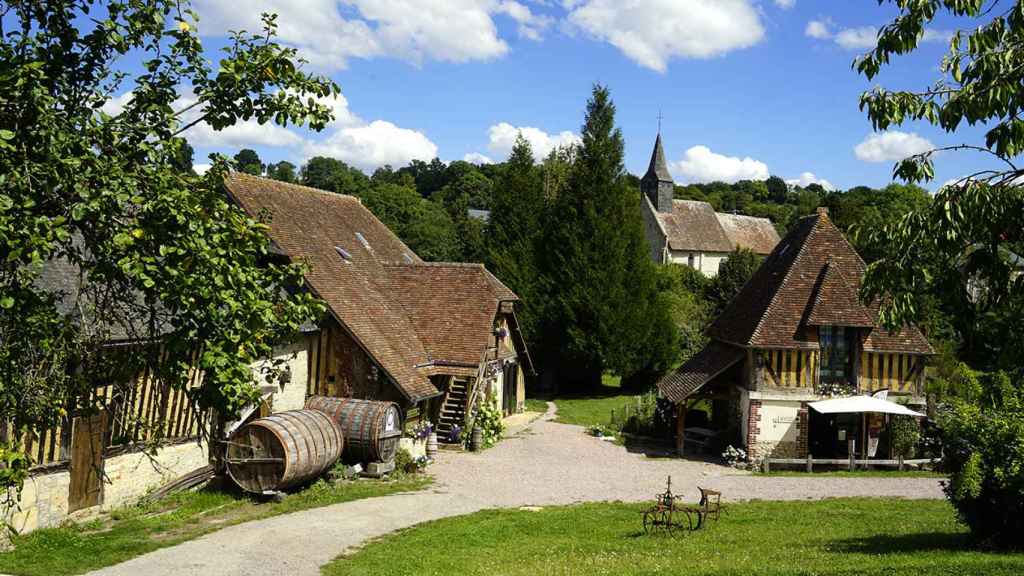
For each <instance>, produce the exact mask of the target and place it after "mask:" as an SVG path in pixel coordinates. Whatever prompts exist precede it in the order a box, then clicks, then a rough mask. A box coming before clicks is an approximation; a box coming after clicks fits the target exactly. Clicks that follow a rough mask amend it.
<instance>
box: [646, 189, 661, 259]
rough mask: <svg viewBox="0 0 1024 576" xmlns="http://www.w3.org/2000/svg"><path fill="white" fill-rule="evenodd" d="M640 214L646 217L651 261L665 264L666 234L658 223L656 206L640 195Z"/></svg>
mask: <svg viewBox="0 0 1024 576" xmlns="http://www.w3.org/2000/svg"><path fill="white" fill-rule="evenodd" d="M640 213H641V214H643V217H644V237H645V238H646V239H647V246H648V248H650V251H651V260H653V261H654V262H655V263H656V264H664V263H665V232H664V231H663V230H662V229H661V225H660V224H659V223H658V217H657V216H656V215H655V211H654V206H653V205H652V204H651V201H650V200H649V199H648V198H647V196H645V195H643V194H641V195H640Z"/></svg>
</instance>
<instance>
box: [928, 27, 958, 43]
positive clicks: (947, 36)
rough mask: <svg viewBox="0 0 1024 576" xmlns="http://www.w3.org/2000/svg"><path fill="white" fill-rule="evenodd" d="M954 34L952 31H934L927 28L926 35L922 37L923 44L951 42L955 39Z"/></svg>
mask: <svg viewBox="0 0 1024 576" xmlns="http://www.w3.org/2000/svg"><path fill="white" fill-rule="evenodd" d="M953 34H954V32H953V31H952V30H932V29H931V28H925V31H924V35H923V36H921V41H922V42H949V41H950V40H951V39H952V38H953Z"/></svg>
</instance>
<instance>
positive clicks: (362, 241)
mask: <svg viewBox="0 0 1024 576" xmlns="http://www.w3.org/2000/svg"><path fill="white" fill-rule="evenodd" d="M356 239H357V240H359V243H360V244H362V245H363V248H366V249H367V250H372V248H370V243H369V242H367V241H366V237H365V236H363V234H362V232H356Z"/></svg>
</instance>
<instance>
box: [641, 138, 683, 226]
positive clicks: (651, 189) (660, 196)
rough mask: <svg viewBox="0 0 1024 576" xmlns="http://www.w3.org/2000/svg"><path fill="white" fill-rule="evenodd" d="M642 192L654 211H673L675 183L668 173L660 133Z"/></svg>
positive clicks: (644, 179)
mask: <svg viewBox="0 0 1024 576" xmlns="http://www.w3.org/2000/svg"><path fill="white" fill-rule="evenodd" d="M640 191H641V192H643V193H644V195H646V196H647V198H648V199H650V201H651V204H653V205H654V209H655V210H657V211H658V212H671V211H672V197H673V196H674V193H675V183H673V182H672V175H671V174H669V173H668V164H666V163H665V150H663V149H662V147H661V132H659V133H658V139H657V140H655V141H654V152H652V153H651V165H650V166H648V167H647V173H646V174H644V177H643V178H642V179H641V180H640Z"/></svg>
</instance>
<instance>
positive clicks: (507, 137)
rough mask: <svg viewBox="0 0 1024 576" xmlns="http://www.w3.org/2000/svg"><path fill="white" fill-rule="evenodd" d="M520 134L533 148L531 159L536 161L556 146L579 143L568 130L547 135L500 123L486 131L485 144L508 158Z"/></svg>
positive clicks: (538, 129) (536, 129) (543, 132)
mask: <svg viewBox="0 0 1024 576" xmlns="http://www.w3.org/2000/svg"><path fill="white" fill-rule="evenodd" d="M520 133H522V135H523V137H524V138H526V139H527V140H529V142H530V146H531V147H532V148H533V157H534V158H536V159H541V158H544V157H545V156H547V155H548V154H549V153H550V152H551V151H552V150H554V149H555V148H556V147H558V146H565V145H568V144H576V143H578V142H579V141H580V137H579V136H577V135H576V134H574V133H572V132H570V131H568V130H565V131H562V132H559V133H558V134H548V133H547V132H545V131H543V130H541V129H540V128H534V127H532V126H513V125H511V124H509V123H508V122H501V123H499V124H495V125H494V126H491V127H490V129H489V130H488V137H489V139H490V142H489V143H488V144H487V148H488V149H489V150H490V151H491V152H494V153H496V154H500V155H501V156H502V157H508V155H509V154H510V153H511V152H512V147H513V146H514V145H515V143H516V136H518V135H519V134H520Z"/></svg>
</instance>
